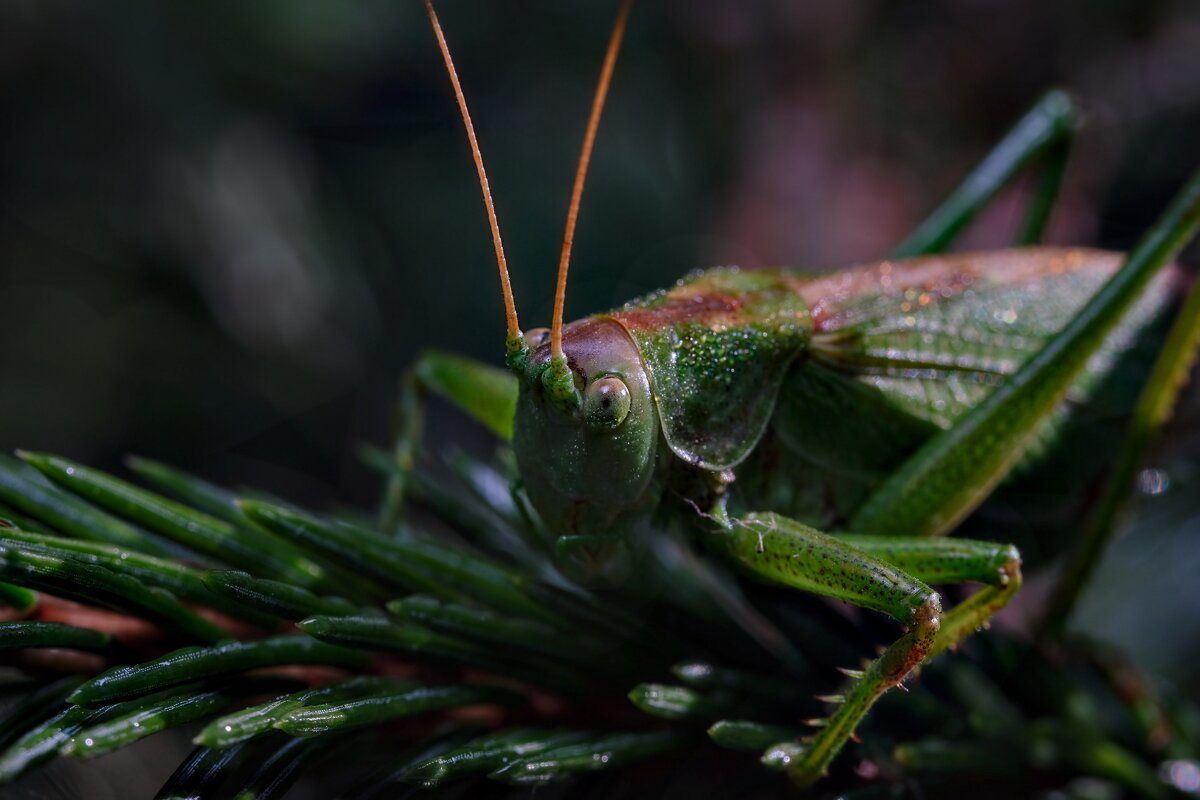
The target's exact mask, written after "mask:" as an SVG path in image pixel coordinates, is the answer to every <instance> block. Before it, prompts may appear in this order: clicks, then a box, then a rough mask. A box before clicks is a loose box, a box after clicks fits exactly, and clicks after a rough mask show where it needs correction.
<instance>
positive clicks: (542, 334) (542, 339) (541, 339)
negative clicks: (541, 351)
mask: <svg viewBox="0 0 1200 800" xmlns="http://www.w3.org/2000/svg"><path fill="white" fill-rule="evenodd" d="M525 341H527V342H529V346H530V347H541V346H542V345H544V344H545V343H546V342H548V341H550V329H549V328H530V329H529V330H527V331H525Z"/></svg>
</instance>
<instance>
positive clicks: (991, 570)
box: [709, 513, 1020, 786]
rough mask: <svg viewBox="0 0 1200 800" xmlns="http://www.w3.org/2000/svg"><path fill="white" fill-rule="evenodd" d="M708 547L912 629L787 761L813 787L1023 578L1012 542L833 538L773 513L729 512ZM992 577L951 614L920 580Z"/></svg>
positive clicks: (768, 577) (767, 576) (773, 579)
mask: <svg viewBox="0 0 1200 800" xmlns="http://www.w3.org/2000/svg"><path fill="white" fill-rule="evenodd" d="M709 543H710V546H711V547H712V548H713V549H714V550H715V551H717V552H718V553H720V554H721V555H722V556H723V557H725V558H726V559H727V560H729V561H731V562H733V563H734V564H735V565H736V566H737V567H738V568H739V569H740V570H742V571H743V572H748V573H750V574H751V575H753V576H755V577H757V578H759V579H761V580H764V581H767V582H769V583H776V584H784V585H787V586H792V587H795V588H797V589H803V590H806V591H809V592H813V593H815V594H820V595H824V596H826V597H832V598H835V599H838V600H843V601H845V602H848V603H853V604H854V605H856V606H859V607H862V608H869V609H873V610H875V611H881V612H883V613H885V614H888V615H889V616H891V617H893V618H894V619H896V620H897V621H898V622H900V623H901V624H902V625H904V626H905V628H906V630H905V633H904V635H902V636H901V637H900V638H899V639H897V640H896V641H895V642H893V643H892V644H891V645H890V646H889V647H888V648H887V650H885V651H884V652H883V654H882V655H881V656H879V658H877V659H876V660H875V661H874V662H872V663H871V664H870V665H869V666H868V667H867V668H866V669H865V670H864V671H863V672H862V674H861V676H860V675H857V674H855V676H854V677H856V678H858V680H857V681H856V682H855V683H854V685H853V686H852V687H851V688H850V689H849V690H848V691H847V692H846V693H845V695H844V697H843V698H840V699H841V704H840V705H839V706H838V708H837V710H836V711H835V712H834V713H833V715H832V716H830V717H829V719H828V720H824V721H822V727H821V729H820V730H819V731H818V733H817V734H816V735H815V736H814V737H813V738H812V740H811V741H809V742H808V743H807V746H806V747H805V748H804V750H803V752H802V753H801V755H800V756H799V757H798V758H796V759H795V760H794V761H793V762H792V764H791V766H790V767H789V774H790V776H791V778H792V780H793V781H794V782H795V783H797V784H799V785H801V786H808V785H810V784H812V783H813V782H815V781H816V780H817V779H818V778H820V777H821V775H823V774H824V773H825V771H826V769H827V768H828V767H829V764H830V763H831V762H832V761H833V759H834V757H835V756H836V755H837V753H838V751H839V750H841V748H842V745H844V744H845V742H846V740H847V739H848V738H850V736H851V735H852V734H853V733H854V729H855V728H856V727H857V726H858V723H859V722H860V721H861V720H862V718H863V716H864V715H865V714H866V713H867V711H869V710H870V708H871V706H872V705H873V704H874V703H875V701H876V700H877V699H879V697H880V696H881V695H882V694H883V693H884V692H886V691H887V690H888V689H890V688H892V687H893V686H898V685H900V684H901V683H902V682H903V681H904V679H905V678H906V677H907V676H908V675H909V674H910V673H911V672H912V671H913V669H915V668H916V667H917V666H918V665H919V664H920V663H921V662H922V661H924V660H925V659H926V658H927V657H929V656H932V655H935V654H936V653H939V652H941V651H942V650H944V649H946V648H947V647H952V646H953V645H955V644H957V643H958V642H959V641H960V640H962V639H963V638H965V637H966V636H967V635H969V634H970V633H971V632H972V631H974V630H976V629H977V628H978V627H980V626H981V625H983V624H984V623H986V622H987V620H988V619H989V618H990V617H991V616H992V615H993V614H994V613H995V612H996V611H998V610H999V609H1000V608H1002V607H1003V606H1004V605H1005V604H1006V603H1007V602H1008V600H1009V599H1010V598H1011V597H1012V595H1013V594H1014V593H1015V592H1016V589H1017V587H1018V586H1019V585H1020V559H1019V557H1018V556H1017V554H1016V551H1015V549H1013V548H1012V547H1010V546H1004V545H995V544H991V543H988V542H971V541H966V540H937V539H934V540H930V539H911V540H908V541H900V542H897V541H895V540H892V539H888V538H884V537H868V536H848V535H846V536H833V535H830V534H825V533H821V532H820V531H817V530H814V529H813V528H809V527H807V526H806V525H802V524H800V523H798V522H796V521H794V520H791V519H788V518H786V517H781V516H779V515H777V514H772V513H766V514H749V515H747V516H745V517H741V518H738V519H732V520H730V522H729V526H728V527H724V528H721V529H719V530H717V531H715V532H713V534H712V535H711V536H710V537H709ZM922 577H928V578H929V579H930V580H934V581H937V582H944V583H961V582H965V581H979V582H983V583H986V584H989V585H988V586H987V588H985V589H983V590H982V591H980V592H978V593H976V594H975V595H973V596H972V597H970V598H969V599H968V600H966V601H965V602H963V603H962V604H960V605H959V606H957V607H956V608H954V609H953V610H951V611H950V612H948V613H945V614H943V613H942V604H941V598H940V597H939V595H938V593H937V592H935V591H934V590H933V589H931V588H930V587H929V585H928V584H927V583H925V582H924V581H923V580H922Z"/></svg>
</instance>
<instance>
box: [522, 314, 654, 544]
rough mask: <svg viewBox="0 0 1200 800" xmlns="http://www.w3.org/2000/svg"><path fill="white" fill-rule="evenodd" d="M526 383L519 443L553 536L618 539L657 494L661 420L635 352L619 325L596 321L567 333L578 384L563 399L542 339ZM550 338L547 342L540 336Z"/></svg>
mask: <svg viewBox="0 0 1200 800" xmlns="http://www.w3.org/2000/svg"><path fill="white" fill-rule="evenodd" d="M528 338H529V340H530V344H531V345H533V346H534V347H535V349H534V350H533V352H532V354H531V356H530V360H529V364H528V367H527V370H525V374H524V375H523V376H522V379H521V395H520V400H519V401H518V403H517V415H516V419H515V422H514V429H513V446H514V449H515V450H516V456H517V464H518V466H519V467H520V472H521V477H522V479H523V480H524V482H525V487H526V489H527V491H528V492H529V497H530V500H531V501H532V502H533V504H534V507H535V508H537V510H538V513H539V514H541V516H542V518H543V519H544V520H545V522H546V524H547V525H549V526H550V529H551V531H552V532H554V533H555V534H559V535H562V534H571V533H574V534H608V533H613V534H616V533H620V531H619V530H617V526H618V525H619V524H620V523H621V522H622V521H623V520H625V519H628V518H629V517H630V516H632V515H633V514H636V513H637V512H639V511H641V510H642V507H643V505H644V504H645V503H646V502H648V501H649V500H650V499H651V498H648V497H647V494H648V492H647V488H648V487H649V485H650V480H651V478H652V476H653V474H654V466H655V454H656V452H657V447H656V445H657V443H658V431H659V426H658V414H657V411H656V410H655V407H654V399H653V396H652V395H651V392H650V381H649V379H648V377H647V375H646V370H645V367H644V366H643V364H642V358H641V355H640V353H639V352H638V349H637V346H636V345H634V343H633V341H632V340H631V339H630V338H629V334H627V333H626V332H625V329H624V328H623V327H621V325H620V324H619V323H617V322H615V321H614V320H611V319H604V318H590V319H585V320H582V321H580V322H576V323H574V324H572V325H569V326H567V327H566V328H565V329H564V331H563V352H564V353H565V355H566V364H567V366H568V367H569V369H570V377H571V380H573V382H574V389H575V398H574V402H564V400H563V397H562V395H561V393H560V392H556V391H555V389H556V383H557V382H556V381H555V380H554V379H553V378H552V377H551V376H552V373H553V368H554V365H553V360H552V356H551V351H550V347H549V340H548V337H547V336H546V335H545V334H540V333H539V332H537V331H531V332H530V334H529V337H528ZM543 339H544V340H545V341H541V340H543Z"/></svg>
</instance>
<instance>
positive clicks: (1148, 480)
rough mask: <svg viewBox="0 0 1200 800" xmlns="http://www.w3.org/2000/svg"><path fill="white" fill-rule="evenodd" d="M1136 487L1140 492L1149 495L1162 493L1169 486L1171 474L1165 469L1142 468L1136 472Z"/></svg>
mask: <svg viewBox="0 0 1200 800" xmlns="http://www.w3.org/2000/svg"><path fill="white" fill-rule="evenodd" d="M1137 488H1138V491H1139V492H1141V493H1142V494H1145V495H1150V496H1151V497H1153V496H1154V495H1159V494H1162V493H1163V492H1165V491H1167V489H1170V488H1171V476H1170V475H1168V474H1167V471H1166V470H1162V469H1144V470H1142V471H1141V472H1139V473H1138V477H1137Z"/></svg>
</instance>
